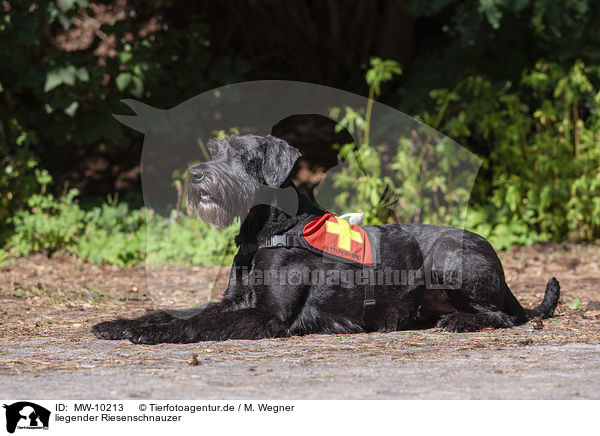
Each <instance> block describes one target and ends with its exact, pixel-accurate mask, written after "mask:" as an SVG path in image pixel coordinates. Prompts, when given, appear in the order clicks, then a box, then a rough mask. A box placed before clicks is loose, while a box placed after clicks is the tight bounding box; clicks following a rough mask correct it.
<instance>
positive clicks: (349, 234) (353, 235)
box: [325, 217, 363, 251]
mask: <svg viewBox="0 0 600 436" xmlns="http://www.w3.org/2000/svg"><path fill="white" fill-rule="evenodd" d="M335 219H336V221H337V223H334V222H333V221H327V222H325V225H326V227H325V230H326V232H327V233H333V234H334V235H338V244H337V245H338V247H339V248H341V249H342V250H346V251H350V246H351V244H352V241H355V242H360V243H361V244H362V242H363V239H362V236H361V235H360V233H358V232H357V231H356V230H352V229H351V228H350V224H348V222H347V221H344V220H343V219H339V218H337V217H336V218H335Z"/></svg>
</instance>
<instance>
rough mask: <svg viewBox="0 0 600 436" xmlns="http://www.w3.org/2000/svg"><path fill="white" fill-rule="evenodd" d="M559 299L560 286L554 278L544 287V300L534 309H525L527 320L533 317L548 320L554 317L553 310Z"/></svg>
mask: <svg viewBox="0 0 600 436" xmlns="http://www.w3.org/2000/svg"><path fill="white" fill-rule="evenodd" d="M559 298H560V284H559V283H558V280H556V278H554V277H552V278H551V279H550V281H549V282H548V284H547V285H546V293H545V294H544V300H543V301H542V304H540V305H539V306H538V307H536V308H535V309H525V315H526V316H527V318H528V319H533V318H535V317H538V316H539V317H540V318H550V317H551V316H552V315H554V309H556V305H557V304H558V299H559Z"/></svg>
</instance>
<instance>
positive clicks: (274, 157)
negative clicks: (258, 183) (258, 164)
mask: <svg viewBox="0 0 600 436" xmlns="http://www.w3.org/2000/svg"><path fill="white" fill-rule="evenodd" d="M260 145H261V148H262V152H263V165H262V171H263V177H264V179H265V182H266V183H267V185H269V186H270V187H271V188H279V187H280V186H281V184H282V183H283V182H284V181H285V179H287V177H288V176H289V174H290V172H291V171H292V168H293V167H294V164H295V163H296V161H297V160H298V158H299V157H300V152H299V151H298V150H297V149H296V148H294V147H292V146H291V145H289V144H288V143H287V142H285V141H284V140H283V139H279V138H276V137H275V136H271V135H268V136H265V137H264V138H262V140H261V142H260Z"/></svg>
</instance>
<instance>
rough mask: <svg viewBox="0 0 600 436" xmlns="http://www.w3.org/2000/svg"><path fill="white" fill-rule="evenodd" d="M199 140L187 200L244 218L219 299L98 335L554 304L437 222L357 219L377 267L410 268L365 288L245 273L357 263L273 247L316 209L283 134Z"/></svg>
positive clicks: (122, 322)
mask: <svg viewBox="0 0 600 436" xmlns="http://www.w3.org/2000/svg"><path fill="white" fill-rule="evenodd" d="M208 150H209V153H210V155H211V157H212V160H211V161H209V162H206V163H200V164H197V165H194V166H193V167H192V168H191V169H190V172H189V176H188V183H187V196H188V203H189V205H190V207H193V208H194V209H195V210H196V211H197V212H198V214H199V216H200V217H201V218H202V219H203V220H204V221H206V222H207V223H209V224H211V225H214V226H216V227H224V226H227V225H229V224H231V223H232V221H233V220H234V218H235V217H236V216H239V217H241V218H242V219H243V218H244V217H245V220H244V221H243V223H242V227H241V230H240V234H239V235H238V236H237V238H236V243H237V244H238V245H240V246H241V247H242V249H241V250H240V252H238V254H237V255H236V257H235V259H234V265H233V268H232V272H231V276H230V282H229V285H228V288H227V290H226V292H225V296H224V298H223V299H222V301H220V302H218V303H209V304H207V305H205V306H202V307H198V308H196V309H191V310H188V311H179V312H176V311H168V312H167V311H155V312H150V313H148V314H146V315H144V316H142V317H140V318H136V319H117V320H114V321H107V322H103V323H100V324H97V325H95V326H94V327H93V328H92V331H93V332H94V334H95V335H96V336H97V337H99V338H102V339H129V340H131V341H132V342H136V343H148V344H154V343H161V342H174V343H185V342H197V341H204V340H225V339H259V338H266V337H282V336H290V335H304V334H309V333H358V332H365V331H380V332H389V331H393V330H401V329H406V328H407V327H409V326H410V325H414V324H415V323H437V326H438V327H440V328H443V329H445V330H449V331H456V332H465V331H476V330H480V329H483V328H486V327H494V328H503V327H512V326H515V325H519V324H523V323H525V322H527V321H528V320H530V319H532V318H533V317H541V318H547V317H550V316H552V315H553V313H554V309H555V307H556V305H557V303H558V299H559V295H560V287H559V284H558V282H557V281H556V279H554V278H552V279H551V280H550V281H549V282H548V285H547V287H546V293H545V296H544V300H543V302H542V303H541V304H540V305H539V306H538V307H537V308H536V309H533V310H527V309H524V308H523V307H522V306H521V305H520V304H519V302H518V301H517V299H516V298H515V297H514V295H513V294H512V293H511V291H510V289H509V288H508V286H507V284H506V282H505V280H504V272H503V268H502V265H501V263H500V260H499V259H498V257H497V255H496V253H495V252H494V250H493V248H492V247H491V245H490V244H489V243H488V242H487V241H486V240H485V239H484V238H482V237H481V236H478V235H476V234H473V233H470V232H467V231H463V230H460V229H456V228H452V227H444V226H433V225H418V224H389V225H382V226H364V229H365V230H367V231H376V233H377V239H378V241H376V242H377V244H378V250H379V253H378V255H379V259H380V263H379V265H378V266H377V268H376V269H377V270H379V271H381V270H384V269H385V270H390V271H409V272H413V273H414V272H417V274H416V275H414V276H412V275H411V276H410V278H409V279H408V280H404V281H403V282H402V283H401V284H398V283H387V282H386V283H379V282H378V283H377V284H375V285H371V291H370V292H372V294H373V295H370V296H369V285H368V284H367V285H365V283H358V284H354V285H350V286H342V285H341V284H340V283H338V282H336V281H335V280H334V281H331V282H330V281H326V282H323V281H320V282H317V283H315V282H314V281H311V282H307V281H306V280H294V281H293V282H292V280H290V281H289V282H285V283H281V282H280V281H274V282H271V283H268V282H267V281H266V280H262V281H260V280H254V281H252V280H249V279H248V277H244V273H249V274H250V276H252V274H253V273H255V272H264V271H278V272H280V271H283V270H286V271H309V272H314V271H325V272H327V274H328V277H329V274H330V273H339V274H340V275H341V274H348V273H350V275H352V274H354V273H356V272H362V271H363V270H364V269H363V267H362V266H361V265H357V264H355V263H351V262H350V263H348V262H332V261H331V260H330V259H329V258H327V257H326V256H323V255H319V254H317V253H314V252H311V251H310V250H307V249H306V248H303V247H301V246H298V244H295V243H294V242H293V241H291V242H290V243H289V244H283V245H284V246H282V247H274V246H272V244H271V245H270V244H269V243H268V241H269V240H273V238H274V237H276V236H275V235H286V234H287V235H290V234H293V233H294V232H296V230H297V229H298V228H299V226H302V225H304V223H306V222H307V221H310V220H312V219H315V218H317V217H319V216H321V215H323V214H324V213H325V211H323V210H321V209H318V208H316V207H315V206H313V205H312V204H311V203H310V202H309V200H308V199H307V198H305V197H304V196H302V195H300V194H299V193H298V192H297V191H296V189H295V186H294V184H293V183H292V182H291V180H290V178H289V173H290V171H291V170H292V167H293V165H294V163H295V161H296V160H297V159H298V157H299V156H300V153H299V152H298V150H296V149H295V148H293V147H291V146H290V145H288V144H287V143H286V142H285V141H283V140H281V139H278V138H275V137H272V136H267V137H259V136H253V135H248V136H232V137H229V138H225V139H222V140H211V141H209V142H208ZM290 194H291V195H290ZM448 270H453V271H459V275H460V277H459V282H458V283H459V286H455V287H454V288H452V287H448V288H444V287H442V288H440V287H439V286H438V287H436V288H435V289H432V288H431V286H428V284H427V283H424V282H423V280H421V279H419V277H423V276H424V275H425V276H426V275H427V271H448ZM259 276H260V274H255V275H254V276H253V277H254V279H256V278H260V277H259ZM262 277H263V279H264V278H265V276H262ZM369 277H371V276H369ZM368 283H372V282H368ZM365 290H367V292H366V293H365ZM365 295H367V296H365ZM375 301H376V304H375V305H374V306H373V304H372V303H374V302H375Z"/></svg>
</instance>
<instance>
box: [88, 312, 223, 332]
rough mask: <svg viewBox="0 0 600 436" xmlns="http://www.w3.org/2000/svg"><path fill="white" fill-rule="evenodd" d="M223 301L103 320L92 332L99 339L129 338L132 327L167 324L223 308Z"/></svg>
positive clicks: (150, 326)
mask: <svg viewBox="0 0 600 436" xmlns="http://www.w3.org/2000/svg"><path fill="white" fill-rule="evenodd" d="M224 308H225V304H223V303H210V304H207V305H204V306H199V307H196V308H193V309H183V310H168V311H166V310H155V311H152V312H148V313H146V314H144V315H142V316H140V317H138V318H134V319H125V318H118V319H115V320H112V321H104V322H101V323H99V324H96V325H94V326H93V327H92V333H94V335H96V337H98V338H99V339H109V340H118V339H130V338H131V329H133V328H152V326H155V325H161V324H167V323H169V322H172V321H175V320H180V319H189V318H191V317H193V316H196V315H198V314H200V313H204V312H207V311H208V312H210V311H221V310H224Z"/></svg>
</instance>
